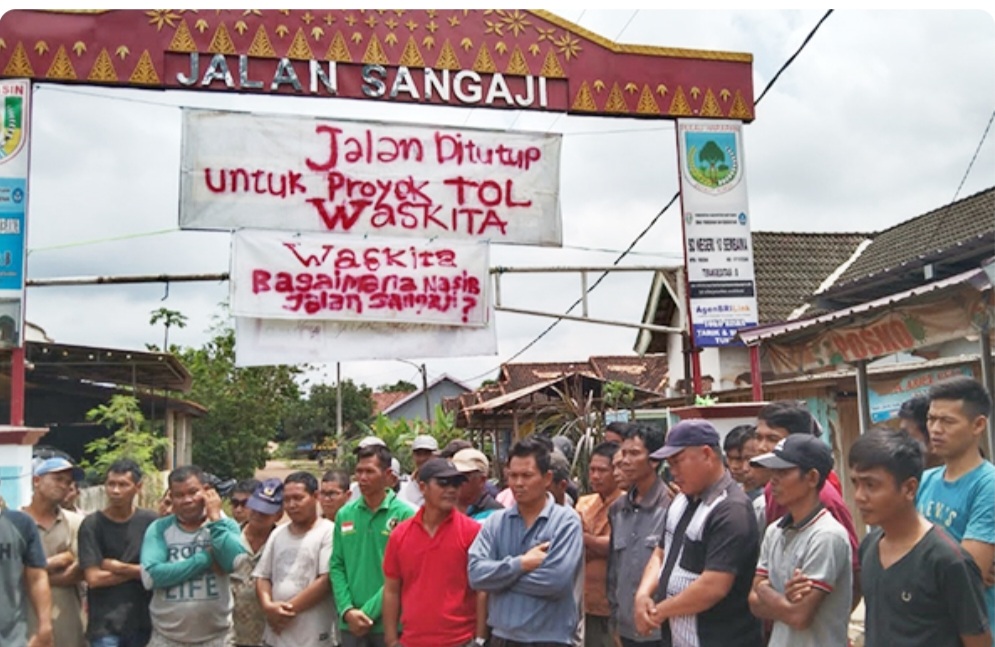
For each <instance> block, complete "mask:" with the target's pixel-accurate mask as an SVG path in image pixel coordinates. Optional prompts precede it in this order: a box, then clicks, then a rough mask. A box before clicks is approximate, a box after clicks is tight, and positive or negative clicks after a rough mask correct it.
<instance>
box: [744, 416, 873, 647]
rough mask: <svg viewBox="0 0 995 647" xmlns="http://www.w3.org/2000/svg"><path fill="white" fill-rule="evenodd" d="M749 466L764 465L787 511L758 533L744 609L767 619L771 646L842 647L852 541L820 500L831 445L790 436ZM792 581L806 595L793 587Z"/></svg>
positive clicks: (804, 436) (847, 620)
mask: <svg viewBox="0 0 995 647" xmlns="http://www.w3.org/2000/svg"><path fill="white" fill-rule="evenodd" d="M752 463H753V464H754V465H759V466H760V467H763V468H766V469H768V470H770V483H771V489H772V493H773V496H774V500H775V501H777V503H778V505H780V506H782V507H784V508H787V510H788V514H786V515H785V516H783V517H782V518H781V519H780V520H778V521H776V522H774V523H772V524H771V525H770V526H768V528H767V532H766V534H765V535H764V540H763V544H762V545H761V548H760V561H759V562H757V574H756V576H755V577H754V579H753V590H752V591H751V592H750V598H749V600H750V610H752V611H753V614H754V615H755V616H757V617H758V618H761V619H763V620H771V621H773V623H774V625H773V630H772V632H771V636H770V642H769V643H768V645H769V647H819V646H820V645H845V644H846V643H847V627H848V625H849V623H850V599H851V595H852V588H853V581H852V577H853V569H852V566H851V564H852V557H851V555H850V540H849V538H848V536H847V532H846V529H845V528H844V527H843V526H842V525H841V524H840V523H839V522H838V521H836V519H835V518H833V516H832V515H831V514H830V513H829V511H828V510H826V508H825V507H824V506H823V505H822V502H821V501H819V490H820V489H821V488H822V487H823V485H825V483H826V479H827V478H828V476H829V472H830V471H831V470H832V469H833V454H832V451H831V450H830V449H829V445H827V444H826V443H824V442H822V441H821V440H819V439H818V438H816V437H815V436H810V435H808V434H792V435H790V436H788V437H787V438H785V439H784V440H782V441H780V442H779V443H777V445H776V446H775V447H774V451H773V452H771V453H769V454H762V455H760V456H757V457H756V458H754V459H753V460H752ZM795 583H798V584H801V585H802V586H803V587H805V589H806V590H807V593H806V594H804V595H799V594H798V593H797V592H794V591H792V590H791V585H792V584H795Z"/></svg>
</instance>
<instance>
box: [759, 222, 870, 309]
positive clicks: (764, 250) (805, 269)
mask: <svg viewBox="0 0 995 647" xmlns="http://www.w3.org/2000/svg"><path fill="white" fill-rule="evenodd" d="M871 236H872V234H859V233H816V234H808V233H788V232H783V233H782V232H772V231H755V232H753V236H752V238H753V263H754V271H755V273H756V281H757V307H758V308H759V311H760V313H759V314H760V323H761V324H767V323H773V322H777V321H785V320H787V319H788V317H789V316H790V315H791V313H792V312H793V311H794V310H795V309H796V308H798V307H799V306H801V305H802V304H804V303H805V302H806V301H807V300H808V299H809V298H810V297H811V296H812V294H813V293H814V292H815V291H816V290H817V289H818V288H819V286H820V285H822V283H823V281H825V280H826V278H827V277H828V276H829V275H831V274H832V273H833V272H834V271H836V270H837V268H839V267H840V265H842V264H843V263H845V262H846V261H847V260H848V259H850V257H851V256H853V253H854V251H856V249H857V247H858V246H859V245H860V243H862V242H863V241H865V240H867V239H868V238H870V237H871Z"/></svg>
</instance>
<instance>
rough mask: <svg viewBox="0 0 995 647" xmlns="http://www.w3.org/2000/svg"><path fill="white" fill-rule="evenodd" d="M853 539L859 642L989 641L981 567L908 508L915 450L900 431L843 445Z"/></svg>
mask: <svg viewBox="0 0 995 647" xmlns="http://www.w3.org/2000/svg"><path fill="white" fill-rule="evenodd" d="M849 463H850V481H851V482H852V483H853V487H854V497H853V498H854V502H855V503H856V505H857V509H858V510H859V511H860V516H861V518H863V520H864V523H866V524H867V525H869V526H876V527H877V528H876V529H875V530H873V531H871V532H870V533H869V534H868V535H867V536H866V537H865V538H864V541H863V542H861V544H860V564H861V569H860V577H861V579H862V580H863V582H862V587H863V591H864V605H865V607H866V609H867V613H866V618H865V638H864V645H865V647H989V645H990V644H991V639H992V638H991V633H990V631H989V624H988V614H987V612H986V611H985V602H984V592H983V589H982V583H981V572H980V571H979V570H978V565H977V564H976V563H975V562H974V560H973V559H972V558H971V556H970V555H969V554H968V553H967V552H966V551H965V550H964V549H963V548H962V547H961V546H960V545H959V544H957V542H955V541H954V540H953V539H951V538H950V536H949V535H948V534H947V533H946V532H945V531H944V530H942V529H941V528H938V527H937V526H935V525H933V524H931V523H930V522H929V521H928V520H927V519H926V518H925V517H923V516H922V515H921V514H919V512H918V511H917V510H916V491H917V490H918V488H919V478H920V477H921V475H922V468H923V451H922V447H921V446H920V445H919V443H918V442H917V441H916V440H914V439H913V438H912V437H910V436H909V435H908V434H906V433H905V432H900V431H892V430H889V429H874V430H871V431H870V432H868V433H867V434H864V435H863V436H861V437H860V438H858V439H857V440H856V442H854V443H853V445H852V446H851V447H850V455H849Z"/></svg>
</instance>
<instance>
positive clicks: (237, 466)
mask: <svg viewBox="0 0 995 647" xmlns="http://www.w3.org/2000/svg"><path fill="white" fill-rule="evenodd" d="M212 332H213V333H214V336H213V337H212V338H211V340H210V341H208V342H207V343H206V344H205V345H204V346H203V347H202V348H197V349H193V348H185V349H182V350H181V351H180V353H179V356H180V359H181V360H182V362H183V363H184V365H186V367H187V369H188V370H189V371H190V372H191V373H192V374H193V388H192V389H191V391H190V393H189V394H186V395H185V396H184V397H186V398H189V399H191V400H193V401H194V402H197V403H199V404H202V405H204V406H205V407H207V410H208V412H207V414H206V415H205V416H203V417H201V418H195V419H194V421H193V461H194V463H196V464H197V465H200V466H201V467H202V468H204V469H206V470H208V471H210V472H213V473H215V474H217V475H219V476H222V477H231V478H249V477H251V476H252V475H253V474H254V473H255V471H256V469H258V468H260V467H262V466H263V465H264V464H265V462H266V443H267V442H268V441H270V440H272V439H273V438H274V437H275V436H276V432H277V430H278V428H279V426H280V424H281V421H282V420H283V418H284V415H285V414H286V412H287V410H288V408H289V407H292V406H294V405H295V404H296V403H297V402H298V401H299V400H300V388H299V387H298V384H297V382H296V381H295V378H296V377H297V376H298V375H300V373H301V369H300V368H299V367H297V366H254V367H248V368H239V367H236V366H235V331H234V330H233V329H232V328H231V326H230V325H229V324H227V323H219V324H217V325H216V326H215V328H214V330H213V331H212ZM333 412H334V409H333ZM332 419H333V420H334V413H333V418H332ZM333 424H334V423H333Z"/></svg>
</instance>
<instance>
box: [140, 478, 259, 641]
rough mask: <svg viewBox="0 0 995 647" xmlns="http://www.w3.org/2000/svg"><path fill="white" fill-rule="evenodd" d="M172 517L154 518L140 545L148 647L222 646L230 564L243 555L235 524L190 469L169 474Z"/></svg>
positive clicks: (227, 625)
mask: <svg viewBox="0 0 995 647" xmlns="http://www.w3.org/2000/svg"><path fill="white" fill-rule="evenodd" d="M167 481H168V483H169V498H170V500H171V501H172V502H173V514H171V515H169V516H166V517H160V518H159V519H156V520H155V521H154V522H153V523H152V525H150V526H149V529H148V530H147V531H146V532H145V540H144V542H143V543H142V584H143V585H145V588H147V589H151V590H152V603H151V604H150V605H149V615H150V616H151V618H152V640H151V641H150V642H149V647H187V646H192V645H196V646H197V647H225V646H226V644H227V640H228V632H229V631H230V629H231V611H232V597H231V582H230V579H229V577H228V574H229V573H231V572H232V571H233V570H235V560H236V559H237V558H239V557H240V556H244V555H245V553H246V550H245V547H244V546H243V545H242V539H241V537H240V534H239V528H238V524H237V523H235V521H234V520H233V519H230V518H228V517H223V516H222V514H221V497H220V496H218V493H217V491H216V490H214V488H210V487H207V486H206V485H205V484H204V481H205V476H204V472H203V470H201V469H200V468H199V467H197V466H196V465H185V466H183V467H177V468H176V469H174V470H173V471H172V472H170V473H169V477H168V479H167Z"/></svg>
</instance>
